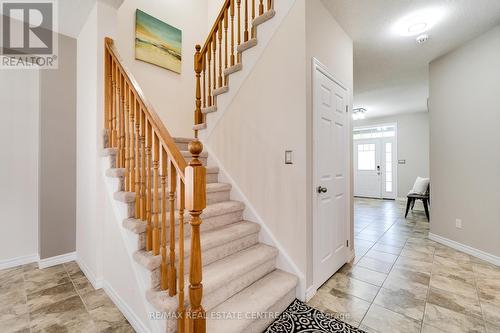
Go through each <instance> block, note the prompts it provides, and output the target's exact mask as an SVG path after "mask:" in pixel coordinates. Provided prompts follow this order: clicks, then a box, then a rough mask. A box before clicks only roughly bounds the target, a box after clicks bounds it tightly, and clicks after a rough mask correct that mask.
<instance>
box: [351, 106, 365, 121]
mask: <svg viewBox="0 0 500 333" xmlns="http://www.w3.org/2000/svg"><path fill="white" fill-rule="evenodd" d="M365 113H366V109H364V108H356V109H352V119H353V120H360V119H365V117H366V116H365Z"/></svg>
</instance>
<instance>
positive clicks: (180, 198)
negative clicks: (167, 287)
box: [177, 181, 186, 332]
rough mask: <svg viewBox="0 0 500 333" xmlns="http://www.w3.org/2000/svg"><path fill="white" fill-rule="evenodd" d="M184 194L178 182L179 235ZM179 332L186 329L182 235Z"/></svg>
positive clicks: (181, 184)
mask: <svg viewBox="0 0 500 333" xmlns="http://www.w3.org/2000/svg"><path fill="white" fill-rule="evenodd" d="M185 195H186V192H185V190H184V183H183V182H182V181H181V182H179V186H178V194H177V200H178V202H179V204H178V209H179V235H184V209H185ZM178 271H179V276H180V277H182V278H180V279H179V298H178V299H179V309H178V312H179V320H178V330H179V332H185V329H186V321H185V319H186V309H185V308H184V302H185V300H184V237H181V238H179V269H178Z"/></svg>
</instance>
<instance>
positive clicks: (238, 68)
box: [224, 62, 243, 76]
mask: <svg viewBox="0 0 500 333" xmlns="http://www.w3.org/2000/svg"><path fill="white" fill-rule="evenodd" d="M242 69H243V63H241V62H240V63H238V64H234V65H233V66H230V67H228V68H226V69H224V76H228V75H231V74H233V73H236V72H239V71H241V70H242Z"/></svg>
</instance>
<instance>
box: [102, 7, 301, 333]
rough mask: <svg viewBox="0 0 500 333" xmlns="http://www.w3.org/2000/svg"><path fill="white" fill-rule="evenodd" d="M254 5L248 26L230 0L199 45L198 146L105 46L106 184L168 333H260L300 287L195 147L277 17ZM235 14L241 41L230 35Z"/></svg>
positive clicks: (109, 44)
mask: <svg viewBox="0 0 500 333" xmlns="http://www.w3.org/2000/svg"><path fill="white" fill-rule="evenodd" d="M250 2H251V4H250V6H251V7H250V8H249V6H248V5H249V1H247V0H244V17H245V21H243V20H241V14H240V12H241V9H242V8H241V0H235V1H234V0H227V1H226V2H225V3H224V5H223V8H222V10H221V14H220V15H219V17H218V19H217V21H216V23H215V24H214V28H213V29H212V31H211V33H210V35H209V38H208V39H207V43H206V44H205V47H204V48H203V49H201V48H200V47H199V46H197V49H196V54H195V69H196V74H197V88H198V89H197V94H196V96H197V100H196V106H197V107H196V110H195V126H194V130H195V138H172V137H171V136H170V134H169V133H168V131H167V129H166V128H165V127H164V125H163V124H162V123H161V121H160V120H159V117H158V116H157V114H156V112H155V111H154V110H153V108H152V106H151V105H149V104H148V103H147V101H146V99H145V97H144V95H143V93H142V91H141V90H140V88H139V86H138V85H137V82H136V81H135V80H134V78H133V76H132V75H131V73H130V72H129V71H128V70H127V69H126V67H125V66H124V65H123V63H122V61H121V60H120V57H119V55H118V53H117V51H116V48H115V47H114V45H113V41H112V40H110V39H106V42H105V50H106V57H105V59H106V64H105V68H106V71H105V72H106V73H105V75H106V87H105V94H106V112H105V124H106V129H105V134H104V142H105V148H104V154H103V155H104V158H107V159H109V160H110V161H109V163H110V165H111V168H110V169H108V170H107V171H106V176H107V177H112V178H115V179H118V180H119V181H117V182H115V184H116V186H117V187H116V188H115V189H114V190H115V193H114V199H115V200H116V204H118V205H125V207H127V212H128V216H127V218H125V219H124V220H123V222H122V226H123V228H125V229H126V230H127V231H128V232H130V234H131V235H134V236H135V237H136V240H137V251H135V253H134V254H133V259H134V260H135V261H136V262H137V263H138V264H139V266H140V269H141V270H142V273H144V274H146V275H147V277H148V281H149V284H150V286H149V288H150V289H149V290H148V291H147V292H146V295H145V297H146V298H147V300H148V301H149V303H150V304H152V305H153V306H154V308H155V309H156V310H157V311H159V312H162V313H164V314H165V318H164V321H165V326H164V329H163V328H162V331H164V330H165V331H166V332H181V333H183V332H214V333H231V332H262V331H263V330H264V329H265V328H266V327H267V326H268V325H269V324H270V323H271V322H273V321H274V319H275V318H276V317H277V315H278V314H279V313H281V312H282V311H283V310H284V309H285V308H286V307H287V306H288V305H289V304H290V303H291V302H292V301H293V300H294V298H295V294H296V292H295V289H296V286H297V282H298V281H297V278H296V277H295V276H294V275H291V274H289V273H286V272H284V271H281V270H279V269H276V258H277V256H278V250H277V249H276V248H274V247H271V246H268V245H265V244H262V243H260V242H259V232H260V226H259V225H258V224H256V223H254V222H251V221H246V220H245V219H244V218H243V211H244V210H245V205H244V204H243V203H242V202H238V201H234V200H231V184H226V183H221V182H219V169H218V167H217V166H214V165H207V162H208V160H209V159H208V154H207V153H206V152H203V145H202V143H201V142H200V141H198V140H197V139H196V137H197V132H198V130H201V129H203V128H204V124H205V123H204V120H205V118H204V114H206V113H208V112H216V111H217V104H216V98H217V96H218V95H220V94H223V93H224V92H227V91H228V89H229V76H230V74H232V73H235V72H236V71H238V70H240V69H241V68H242V65H243V64H242V54H243V52H244V51H245V50H247V49H249V48H251V47H252V46H255V45H256V43H257V39H256V27H257V26H258V25H259V24H262V23H263V22H265V21H266V20H268V19H270V18H272V17H273V16H274V10H273V8H272V2H271V1H269V2H268V3H267V11H264V8H265V5H264V4H263V1H260V3H259V1H252V0H250ZM256 2H257V3H256ZM249 9H251V10H252V14H251V16H250V12H249ZM257 10H258V12H257ZM235 13H236V14H237V15H236V16H237V24H239V25H238V27H241V31H243V36H244V37H243V39H240V37H239V34H240V29H239V28H238V29H235V28H234V17H235ZM257 13H258V15H257ZM249 17H251V18H252V27H251V28H250V30H248V18H249ZM229 21H231V30H230V31H231V36H232V39H233V42H232V43H231V42H229V41H230V40H231V39H228V32H227V30H228V26H230V25H229ZM223 26H224V27H225V30H224V34H223V32H222V31H223V29H222V27H223ZM236 31H238V32H237V33H236ZM223 35H225V36H226V38H225V42H224V43H223V42H222V36H223ZM235 35H238V36H237V38H236V39H237V42H238V43H237V45H236V46H235V45H234V36H235ZM215 37H217V39H216V38H215ZM216 40H218V41H219V43H218V44H217V41H216ZM217 45H219V48H217ZM229 45H231V52H230V53H228V52H227V48H228V47H229ZM223 46H225V49H226V51H225V58H226V62H225V64H224V66H223V61H222V59H223V56H222V48H223ZM235 50H236V56H235V55H234V51H235ZM217 53H219V57H218V59H219V60H218V61H217V62H216V59H217V57H216V55H217ZM210 55H213V56H214V58H211V57H210ZM211 59H212V60H213V62H212V60H211ZM222 67H224V69H223V68H222ZM200 73H203V92H202V91H201V79H200V78H201V75H200ZM216 76H219V77H218V78H217V77H216ZM206 81H208V82H209V84H208V85H206ZM186 160H190V161H189V163H187V162H186ZM186 210H187V212H188V213H189V214H186V212H185V211H186ZM184 286H189V288H188V289H189V297H187V298H185V296H184V295H185V291H184Z"/></svg>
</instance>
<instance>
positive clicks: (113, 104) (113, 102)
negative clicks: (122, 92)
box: [109, 61, 118, 147]
mask: <svg viewBox="0 0 500 333" xmlns="http://www.w3.org/2000/svg"><path fill="white" fill-rule="evenodd" d="M115 69H116V64H115V62H114V61H111V80H112V82H111V85H112V89H113V91H112V93H113V96H112V100H111V126H110V128H111V140H109V143H110V144H111V147H116V136H117V135H118V132H117V130H116V105H117V103H116V89H117V87H116V70H115Z"/></svg>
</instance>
